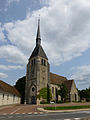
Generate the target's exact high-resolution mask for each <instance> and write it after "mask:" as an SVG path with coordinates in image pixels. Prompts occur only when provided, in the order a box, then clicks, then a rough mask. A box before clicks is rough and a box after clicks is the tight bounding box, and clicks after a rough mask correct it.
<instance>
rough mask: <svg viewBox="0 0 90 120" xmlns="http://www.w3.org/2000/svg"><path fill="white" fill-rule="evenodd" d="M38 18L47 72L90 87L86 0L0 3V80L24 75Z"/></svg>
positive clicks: (89, 23) (10, 0) (89, 26)
mask: <svg viewBox="0 0 90 120" xmlns="http://www.w3.org/2000/svg"><path fill="white" fill-rule="evenodd" d="M39 14H40V29H41V39H42V41H41V42H42V46H43V48H44V50H45V52H46V54H47V56H48V59H49V63H50V71H51V72H53V73H56V74H59V75H61V76H65V77H67V78H68V79H74V80H75V83H76V86H77V88H78V89H85V88H88V87H90V0H56V1H55V0H0V79H1V80H3V81H5V82H7V83H9V84H11V85H14V84H15V81H16V80H17V79H18V78H20V77H23V76H24V75H25V74H26V64H27V62H28V58H29V57H30V55H31V53H32V51H33V49H34V47H35V42H36V41H35V39H36V30H37V19H38V16H39Z"/></svg>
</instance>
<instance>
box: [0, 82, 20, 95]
mask: <svg viewBox="0 0 90 120" xmlns="http://www.w3.org/2000/svg"><path fill="white" fill-rule="evenodd" d="M0 90H1V91H4V92H8V93H11V94H14V95H17V96H21V95H20V93H19V92H18V91H17V89H16V88H15V87H13V86H11V85H9V84H7V83H5V82H3V81H2V80H0Z"/></svg>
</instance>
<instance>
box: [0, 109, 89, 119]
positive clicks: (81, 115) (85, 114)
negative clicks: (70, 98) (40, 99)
mask: <svg viewBox="0 0 90 120" xmlns="http://www.w3.org/2000/svg"><path fill="white" fill-rule="evenodd" d="M0 120H90V111H78V112H66V113H44V114H13V115H0Z"/></svg>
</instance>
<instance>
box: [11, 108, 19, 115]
mask: <svg viewBox="0 0 90 120" xmlns="http://www.w3.org/2000/svg"><path fill="white" fill-rule="evenodd" d="M20 109H21V108H17V109H16V110H15V111H13V112H11V114H14V113H15V112H17V111H19V110H20Z"/></svg>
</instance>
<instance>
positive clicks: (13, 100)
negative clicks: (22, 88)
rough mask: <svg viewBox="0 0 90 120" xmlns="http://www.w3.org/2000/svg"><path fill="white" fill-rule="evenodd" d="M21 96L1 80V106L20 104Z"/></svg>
mask: <svg viewBox="0 0 90 120" xmlns="http://www.w3.org/2000/svg"><path fill="white" fill-rule="evenodd" d="M20 96H21V95H20V93H19V92H18V91H17V89H16V88H15V87H13V86H11V85H9V84H7V83H5V82H3V81H2V80H0V105H9V104H20V102H21V97H20Z"/></svg>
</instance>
